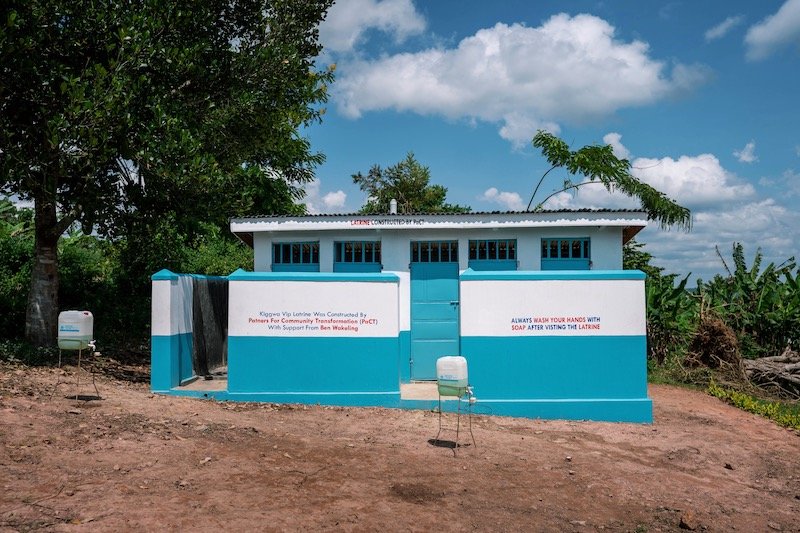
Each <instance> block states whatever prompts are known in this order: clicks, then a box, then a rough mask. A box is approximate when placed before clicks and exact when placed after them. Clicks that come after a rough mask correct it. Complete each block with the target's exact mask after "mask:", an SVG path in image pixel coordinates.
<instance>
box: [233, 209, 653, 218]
mask: <svg viewBox="0 0 800 533" xmlns="http://www.w3.org/2000/svg"><path fill="white" fill-rule="evenodd" d="M643 212H644V211H643V210H642V209H591V208H581V209H544V210H541V211H469V212H467V213H417V212H415V213H397V214H391V213H358V212H356V213H315V214H305V215H251V216H244V217H232V218H231V220H259V219H275V218H345V217H357V216H380V217H409V216H465V215H466V216H469V215H524V214H528V215H548V214H557V213H643Z"/></svg>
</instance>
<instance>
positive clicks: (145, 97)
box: [0, 0, 333, 345]
mask: <svg viewBox="0 0 800 533" xmlns="http://www.w3.org/2000/svg"><path fill="white" fill-rule="evenodd" d="M331 2H332V0H316V1H313V0H273V1H268V0H231V1H229V2H213V1H208V0H193V1H188V0H177V1H171V2H163V1H162V0H137V1H123V2H96V1H93V0H69V1H67V0H9V1H7V2H4V3H3V4H2V7H0V193H2V194H16V195H18V196H19V197H20V198H22V199H24V200H32V201H33V202H34V205H35V208H34V212H35V230H34V241H35V243H34V257H35V260H34V263H33V266H32V274H31V288H30V294H29V297H28V304H27V313H26V336H27V337H28V339H29V340H30V341H32V342H33V343H34V344H37V345H47V344H51V343H52V342H53V341H54V337H55V327H56V318H57V313H58V287H59V269H58V240H59V236H61V235H62V234H63V233H64V231H65V230H66V229H67V228H69V227H70V226H71V225H72V224H73V223H78V224H79V225H80V226H81V227H82V228H83V230H84V232H85V233H86V234H89V233H91V232H92V231H98V232H99V233H100V234H102V235H108V236H110V237H112V238H121V237H132V239H133V241H135V240H136V239H139V240H140V242H141V243H142V244H145V245H147V241H144V240H142V239H140V237H139V236H140V235H152V234H153V232H154V231H156V232H157V230H153V228H154V227H155V228H158V227H163V221H164V220H165V219H166V220H172V221H173V222H174V224H175V225H176V226H178V227H179V230H177V231H178V232H179V233H181V234H186V235H190V234H191V233H192V232H196V231H200V230H201V227H200V222H201V221H210V222H216V223H218V224H224V223H225V221H226V220H227V217H229V216H236V215H241V214H254V213H267V212H270V211H275V210H278V211H280V210H286V209H289V206H290V205H291V204H292V203H293V202H291V201H290V200H292V199H296V198H298V197H299V195H300V192H299V190H298V189H297V188H296V187H295V184H300V183H302V182H304V181H307V180H309V179H311V178H312V177H313V169H314V167H315V166H316V165H317V164H319V162H320V161H322V156H321V154H315V153H312V152H311V150H310V145H309V143H308V140H307V139H305V138H303V137H302V136H301V135H299V133H298V132H299V130H300V128H301V127H302V126H303V125H307V124H309V123H311V122H313V121H316V120H319V119H320V117H321V114H322V112H323V110H322V109H321V108H320V107H319V104H320V103H321V102H324V101H325V99H326V85H327V84H328V83H329V82H330V81H331V80H332V76H333V73H332V70H330V69H329V70H325V71H317V70H315V68H314V58H315V57H316V56H317V55H318V54H319V52H320V50H321V46H320V44H319V42H318V30H317V26H318V24H319V22H320V21H321V20H322V19H323V17H324V16H325V13H326V10H327V8H328V7H329V5H330V4H331ZM276 199H277V200H276ZM287 200H289V202H287ZM167 237H168V236H167ZM167 247H168V245H166V246H165V248H167ZM135 253H136V251H132V254H135Z"/></svg>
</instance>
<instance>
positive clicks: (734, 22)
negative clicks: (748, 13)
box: [705, 15, 744, 41]
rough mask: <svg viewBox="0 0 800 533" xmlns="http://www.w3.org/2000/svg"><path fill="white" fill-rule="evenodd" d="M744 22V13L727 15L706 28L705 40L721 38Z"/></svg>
mask: <svg viewBox="0 0 800 533" xmlns="http://www.w3.org/2000/svg"><path fill="white" fill-rule="evenodd" d="M742 22H744V15H736V16H735V17H728V18H726V19H725V20H723V21H722V22H720V23H719V24H717V25H716V26H714V27H713V28H709V29H708V30H706V33H705V37H706V41H714V40H716V39H721V38H722V37H724V36H725V34H727V33H728V32H729V31H731V30H732V29H733V28H735V27H736V26H738V25H739V24H741V23H742Z"/></svg>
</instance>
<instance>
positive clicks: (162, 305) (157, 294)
mask: <svg viewBox="0 0 800 533" xmlns="http://www.w3.org/2000/svg"><path fill="white" fill-rule="evenodd" d="M193 295H194V290H193V285H192V278H191V277H190V276H180V277H179V278H178V279H171V280H170V279H157V280H153V286H152V297H153V299H152V305H151V307H150V313H151V314H150V328H151V335H180V334H183V333H191V332H192V301H193Z"/></svg>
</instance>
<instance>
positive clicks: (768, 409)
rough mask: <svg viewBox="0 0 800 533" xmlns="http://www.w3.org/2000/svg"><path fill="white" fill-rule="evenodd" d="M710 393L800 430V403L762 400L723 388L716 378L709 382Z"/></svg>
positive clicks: (741, 407) (751, 411)
mask: <svg viewBox="0 0 800 533" xmlns="http://www.w3.org/2000/svg"><path fill="white" fill-rule="evenodd" d="M707 390H708V393H709V394H711V395H712V396H715V397H717V398H719V399H720V400H723V401H725V402H728V403H729V404H731V405H734V406H736V407H738V408H739V409H743V410H745V411H748V412H750V413H753V414H756V415H760V416H763V417H765V418H768V419H770V420H773V421H774V422H776V423H777V424H780V425H781V426H784V427H787V428H792V429H796V430H800V405H798V404H797V402H780V401H769V400H762V399H759V398H756V397H754V396H751V395H749V394H746V393H744V392H739V391H736V390H733V389H728V388H723V387H720V386H719V385H717V384H716V383H715V382H714V380H711V381H710V382H709V384H708V389H707Z"/></svg>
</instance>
